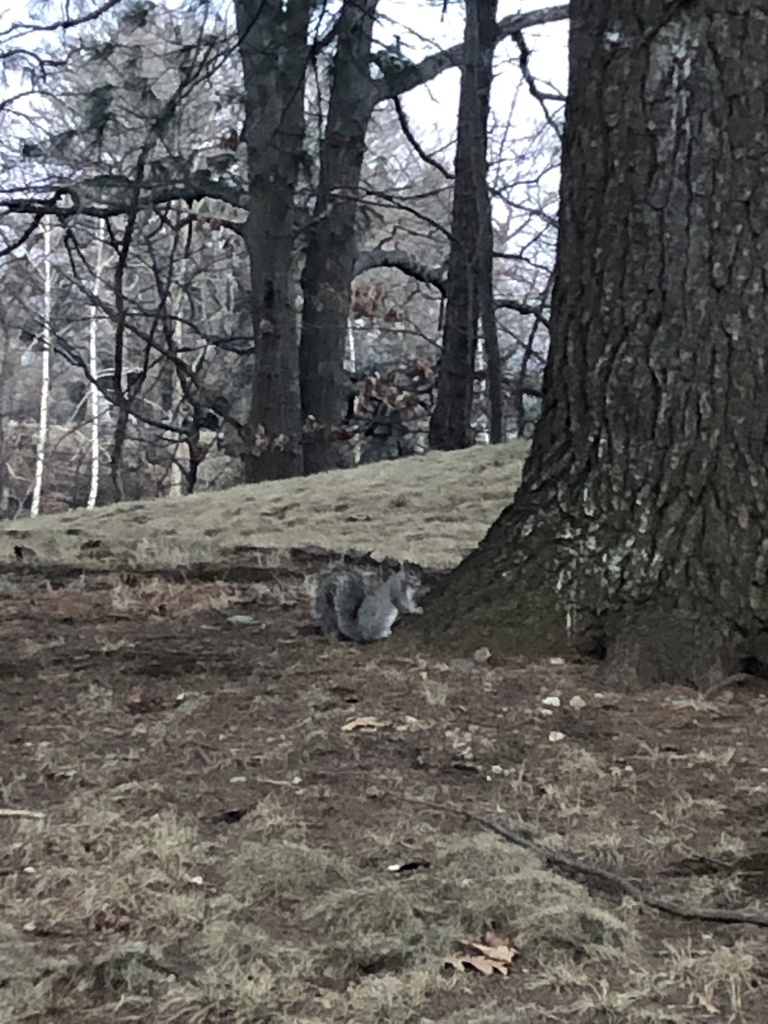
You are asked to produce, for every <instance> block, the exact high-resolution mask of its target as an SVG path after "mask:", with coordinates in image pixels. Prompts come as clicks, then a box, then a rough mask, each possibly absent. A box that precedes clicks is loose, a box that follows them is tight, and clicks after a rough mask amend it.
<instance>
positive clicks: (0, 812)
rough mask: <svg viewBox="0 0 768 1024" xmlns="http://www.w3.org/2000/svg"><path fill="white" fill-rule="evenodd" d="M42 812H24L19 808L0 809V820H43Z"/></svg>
mask: <svg viewBox="0 0 768 1024" xmlns="http://www.w3.org/2000/svg"><path fill="white" fill-rule="evenodd" d="M44 817H45V815H44V814H43V812H42V811H25V810H24V809H23V808H21V807H0V818H44Z"/></svg>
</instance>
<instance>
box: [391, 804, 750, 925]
mask: <svg viewBox="0 0 768 1024" xmlns="http://www.w3.org/2000/svg"><path fill="white" fill-rule="evenodd" d="M404 799H405V800H407V801H408V803H414V804H420V805H421V806H422V807H432V808H434V809H435V810H437V811H447V812H448V813H449V814H455V815H458V816H459V817H461V818H466V819H467V820H468V821H474V822H476V823H477V824H478V825H480V826H481V827H482V828H485V829H487V830H488V831H489V832H494V833H495V834H496V835H497V836H501V838H502V839H506V841H507V842H509V843H515V845H516V846H522V847H523V849H525V850H530V851H531V853H535V854H536V856H537V857H541V859H542V860H543V861H545V862H546V863H547V864H552V865H554V866H555V867H559V868H565V869H566V870H568V871H575V872H577V873H578V874H581V875H592V876H593V877H594V878H600V879H601V880H602V881H604V882H608V883H610V884H611V885H613V886H615V887H616V888H617V889H620V890H621V892H624V893H626V894H627V896H631V897H632V899H633V900H637V902H638V903H643V904H645V906H647V907H654V909H656V910H663V911H664V913H666V914H674V916H675V917H684V918H686V919H688V920H698V921H719V922H721V923H723V924H754V925H757V926H758V928H768V917H766V916H764V915H763V914H758V913H755V912H754V911H751V910H721V909H720V908H719V907H687V906H685V905H684V904H682V903H677V902H676V901H675V900H669V899H666V898H665V897H663V896H656V895H655V894H654V893H647V892H643V890H642V889H640V888H639V886H637V885H635V884H634V882H630V881H629V879H628V878H624V876H623V875H619V874H617V873H616V872H615V871H609V870H608V868H601V867H598V866H597V865H596V864H588V863H587V862H586V861H583V860H579V859H578V858H577V857H571V856H570V855H569V854H567V853H559V852H558V851H557V850H551V849H550V848H549V847H547V846H541V845H540V844H539V843H537V842H534V840H532V839H529V838H528V837H527V836H526V835H525V834H524V833H523V832H521V831H520V830H518V829H514V828H508V827H507V826H506V825H501V824H500V823H499V822H496V821H493V820H492V819H491V818H483V817H482V816H481V815H479V814H473V813H472V811H465V810H462V809H461V808H459V807H451V805H450V804H438V803H433V802H432V801H431V800H419V799H417V798H416V797H405V798H404Z"/></svg>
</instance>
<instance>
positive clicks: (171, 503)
mask: <svg viewBox="0 0 768 1024" xmlns="http://www.w3.org/2000/svg"><path fill="white" fill-rule="evenodd" d="M526 451H527V445H526V444H525V443H524V442H518V441H510V442H509V443H507V444H505V445H494V446H487V447H476V448H470V449H467V450H466V451H461V452H430V453H429V454H427V455H423V456H413V457H411V458H407V459H399V460H398V461H396V462H380V463H375V464H373V465H370V466H360V467H358V468H356V469H348V470H336V471H333V472H329V473H322V474H319V475H317V476H312V477H301V478H298V479H295V480H286V481H276V482H274V483H264V484H255V485H249V486H240V487H233V488H232V489H230V490H227V491H220V492H217V493H206V494H200V495H191V496H189V497H186V498H163V499H157V500H154V501H140V502H127V503H125V504H121V505H110V506H107V507H105V508H98V509H94V510H93V511H91V512H88V511H87V510H84V509H80V510H75V511H72V512H66V513H63V514H61V515H56V516H40V517H39V518H37V519H34V520H32V519H24V520H19V521H16V522H11V523H3V524H2V525H0V560H3V559H5V560H8V559H12V558H13V549H14V546H16V545H18V544H19V543H23V545H24V546H25V547H28V548H29V549H31V550H32V551H34V553H35V555H36V556H37V557H38V558H39V559H41V560H42V561H45V562H66V563H71V562H77V561H78V560H83V561H85V562H90V563H92V564H101V563H102V562H105V563H107V564H110V563H113V562H119V563H128V564H136V565H164V564H166V565H168V564H170V565H178V564H184V563H190V562H205V561H215V560H217V559H220V558H222V557H225V556H227V555H228V554H229V555H231V554H232V552H233V550H234V549H237V548H243V547H245V548H261V549H265V548H288V547H294V546H302V545H307V544H315V545H320V546H321V547H326V548H328V549H330V550H333V551H346V550H358V551H369V550H371V549H373V555H374V556H375V557H376V558H383V557H385V556H392V557H397V558H411V559H414V560H416V561H419V562H421V563H423V564H428V565H429V566H431V567H434V568H443V567H446V568H447V567H449V566H451V565H454V564H456V563H457V562H458V561H459V560H460V559H461V557H462V556H463V555H464V554H466V553H467V552H468V551H471V550H472V548H474V547H475V546H476V545H477V543H478V541H479V540H481V538H482V537H483V536H484V535H485V533H486V531H487V529H488V527H489V526H490V525H491V523H492V522H493V521H494V520H495V519H496V518H497V516H498V515H499V513H500V512H501V511H502V510H503V509H504V508H505V507H506V505H508V504H509V502H510V500H511V497H512V495H513V493H514V490H515V488H516V487H517V484H518V483H519V479H520V472H521V470H522V463H523V459H524V457H525V454H526ZM96 542H99V543H98V545H97V544H96Z"/></svg>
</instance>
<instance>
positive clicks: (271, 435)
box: [235, 0, 311, 481]
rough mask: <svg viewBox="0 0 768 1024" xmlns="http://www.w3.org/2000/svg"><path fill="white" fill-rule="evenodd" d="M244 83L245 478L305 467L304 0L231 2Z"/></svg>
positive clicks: (283, 474) (291, 472)
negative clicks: (297, 221) (250, 340)
mask: <svg viewBox="0 0 768 1024" xmlns="http://www.w3.org/2000/svg"><path fill="white" fill-rule="evenodd" d="M235 8H236V12H237V30H238V38H239V43H240V57H241V60H242V64H243V79H244V84H245V109H246V120H245V142H246V148H247V151H248V180H249V199H250V204H249V211H248V220H247V222H246V225H245V232H244V237H245V242H246V246H247V249H248V258H249V261H250V270H251V315H252V321H253V332H254V344H255V358H254V367H253V384H252V397H251V406H250V411H249V415H248V432H247V433H248V436H247V438H246V443H247V449H248V450H247V451H246V454H245V457H244V472H245V479H246V480H247V481H256V480H270V479H278V478H281V477H288V476H295V475H297V474H298V473H300V472H301V469H302V452H301V417H300V411H299V410H300V402H299V366H298V322H297V312H296V284H295V274H296V268H295V259H294V196H295V191H296V183H297V179H298V174H299V168H300V166H301V160H302V154H303V145H304V76H305V73H306V67H307V55H308V48H307V30H308V24H309V12H310V9H311V0H285V2H283V0H236V3H235Z"/></svg>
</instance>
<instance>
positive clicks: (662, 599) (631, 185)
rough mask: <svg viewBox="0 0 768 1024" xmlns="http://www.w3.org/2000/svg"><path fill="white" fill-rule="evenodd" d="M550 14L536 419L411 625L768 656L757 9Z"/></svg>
mask: <svg viewBox="0 0 768 1024" xmlns="http://www.w3.org/2000/svg"><path fill="white" fill-rule="evenodd" d="M571 16H572V30H571V31H572V35H571V62H570V94H569V100H568V110H567V127H566V133H565V140H564V157H563V184H562V192H561V200H562V205H561V225H560V241H559V250H558V260H557V268H556V285H555V291H554V297H553V320H552V345H551V351H550V358H549V362H548V366H547V371H546V377H545V399H544V409H543V415H542V419H541V421H540V423H539V425H538V428H537V430H536V433H535V436H534V441H533V446H532V450H531V453H530V457H529V459H528V462H527V464H526V467H525V472H524V476H523V482H522V485H521V487H520V490H519V492H518V494H517V495H516V497H515V500H514V503H513V505H512V506H511V507H510V508H509V509H507V510H506V511H505V512H504V513H503V514H502V516H501V517H500V518H499V520H498V521H497V522H496V524H495V525H494V526H493V527H492V528H491V530H490V532H489V534H488V536H487V537H486V539H485V540H484V541H483V543H482V544H481V545H480V547H479V549H478V550H477V551H476V552H475V553H474V554H472V555H471V556H470V557H469V558H468V559H467V560H466V561H465V562H464V563H463V564H462V565H461V566H460V567H459V568H458V569H457V570H456V572H455V573H453V574H452V575H451V576H450V577H449V579H448V580H447V582H446V584H445V585H444V587H442V588H441V589H440V591H439V593H437V595H436V596H435V598H434V600H433V603H432V607H431V608H428V611H429V612H431V614H428V615H427V616H426V617H425V622H424V624H423V625H424V633H422V634H421V639H422V640H423V639H425V636H426V638H428V639H432V640H433V641H434V642H435V643H440V644H441V645H443V644H444V638H445V637H446V636H451V635H453V636H460V637H461V644H462V646H465V647H468V648H470V649H471V648H472V646H473V645H478V644H481V643H483V644H488V646H489V647H490V648H491V649H492V650H496V651H499V650H507V651H526V652H529V653H537V654H541V653H557V652H562V651H565V650H567V649H569V648H571V647H573V646H576V647H579V648H581V649H582V650H589V651H591V652H593V653H597V654H603V653H604V654H606V655H607V659H608V660H607V667H608V669H609V671H608V675H609V678H610V679H611V680H613V681H615V682H619V683H624V684H632V683H633V682H635V683H637V682H640V683H642V682H646V681H648V682H650V681H656V680H670V681H672V680H678V681H683V680H691V681H694V682H705V681H707V680H708V679H715V678H717V677H719V676H722V675H723V674H724V673H729V672H731V671H733V670H735V669H738V668H739V667H745V665H746V667H752V668H755V667H764V666H765V664H766V663H768V652H767V651H766V647H767V646H768V644H767V643H766V640H765V639H762V638H764V637H765V636H766V635H768V631H767V630H766V626H768V580H767V578H766V577H767V575H768V541H766V539H765V537H766V529H765V523H766V505H767V504H768V451H766V438H767V437H768V397H767V396H768V350H767V349H766V334H765V324H764V319H765V308H766V287H767V281H766V275H765V269H764V268H765V265H766V238H768V176H766V174H765V149H766V128H765V125H766V96H768V62H767V61H766V59H765V55H766V52H768V2H766V0H757V2H756V0H734V2H732V3H731V4H729V5H727V9H726V8H724V7H723V4H722V3H721V0H698V2H697V3H695V4H681V5H678V4H673V5H670V4H669V3H667V2H666V0H610V2H609V0H573V3H572V5H571ZM418 628H419V626H418V625H417V626H416V629H418Z"/></svg>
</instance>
